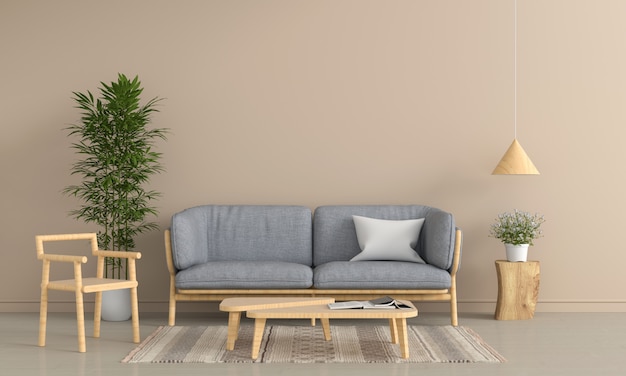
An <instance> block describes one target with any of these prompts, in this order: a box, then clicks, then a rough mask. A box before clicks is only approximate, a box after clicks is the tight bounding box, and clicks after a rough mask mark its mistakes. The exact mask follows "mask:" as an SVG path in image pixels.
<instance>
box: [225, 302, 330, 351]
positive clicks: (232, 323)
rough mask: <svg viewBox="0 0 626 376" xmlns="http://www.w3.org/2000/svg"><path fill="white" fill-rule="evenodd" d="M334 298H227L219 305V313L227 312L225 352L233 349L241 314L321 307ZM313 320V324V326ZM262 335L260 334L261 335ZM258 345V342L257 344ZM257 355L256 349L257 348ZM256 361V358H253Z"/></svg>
mask: <svg viewBox="0 0 626 376" xmlns="http://www.w3.org/2000/svg"><path fill="white" fill-rule="evenodd" d="M334 302H335V299H334V298H309V297H304V298H293V297H284V298H282V297H249V298H247V297H244V298H227V299H224V300H222V302H221V303H220V311H222V312H228V339H227V340H226V350H233V349H234V348H235V341H237V337H238V335H239V323H240V322H241V313H242V312H245V311H250V310H263V309H273V308H288V307H302V306H310V305H323V304H328V303H334ZM314 320H315V319H313V322H312V323H313V324H315V321H314ZM262 334H263V333H261V335H262ZM259 345H260V342H259ZM257 355H258V347H257ZM255 359H256V358H255Z"/></svg>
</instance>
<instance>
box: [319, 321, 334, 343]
mask: <svg viewBox="0 0 626 376" xmlns="http://www.w3.org/2000/svg"><path fill="white" fill-rule="evenodd" d="M320 322H321V323H322V329H324V339H325V340H327V341H330V339H331V336H330V320H329V319H327V318H320Z"/></svg>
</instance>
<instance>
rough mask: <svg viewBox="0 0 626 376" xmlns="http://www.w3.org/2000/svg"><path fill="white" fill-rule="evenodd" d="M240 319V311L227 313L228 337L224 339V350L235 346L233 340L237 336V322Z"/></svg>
mask: <svg viewBox="0 0 626 376" xmlns="http://www.w3.org/2000/svg"><path fill="white" fill-rule="evenodd" d="M240 321H241V312H230V313H229V314H228V339H227V340H226V350H232V349H234V348H235V341H237V337H238V336H239V322H240Z"/></svg>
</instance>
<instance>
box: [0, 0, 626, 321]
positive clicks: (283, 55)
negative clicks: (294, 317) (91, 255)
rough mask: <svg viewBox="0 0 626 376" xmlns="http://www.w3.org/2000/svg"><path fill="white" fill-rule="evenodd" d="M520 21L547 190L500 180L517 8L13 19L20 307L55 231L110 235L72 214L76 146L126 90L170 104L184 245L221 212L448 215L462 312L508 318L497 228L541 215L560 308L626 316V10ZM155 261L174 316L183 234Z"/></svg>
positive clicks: (421, 6)
mask: <svg viewBox="0 0 626 376" xmlns="http://www.w3.org/2000/svg"><path fill="white" fill-rule="evenodd" d="M518 10H519V29H518V30H519V44H518V53H519V58H518V62H519V66H518V138H519V140H520V142H521V143H522V145H523V146H524V147H525V149H526V151H527V152H528V153H529V155H530V156H531V157H532V159H533V161H534V162H535V164H536V165H537V167H538V168H539V170H540V171H541V173H542V174H541V175H540V176H492V175H490V173H491V170H492V169H493V168H494V167H495V165H496V163H497V162H498V160H499V158H500V157H501V156H502V154H503V153H504V151H505V149H506V148H507V147H508V145H509V144H510V143H511V141H512V138H513V119H514V116H513V103H514V100H513V93H514V86H513V1H512V0H511V1H503V0H472V1H465V0H447V1H421V0H410V1H382V0H380V1H364V0H354V1H347V0H318V1H312V0H309V1H291V0H282V1H281V0H275V1H252V0H250V1H147V0H146V1H106V2H95V1H93V2H88V1H54V2H49V1H39V2H33V1H23V0H19V1H18V0H10V1H7V0H4V1H2V2H1V3H0V49H1V50H0V51H1V52H0V56H1V57H0V75H1V76H2V79H1V80H0V125H1V126H2V131H3V132H2V137H1V138H0V144H1V148H0V150H1V153H2V158H0V164H1V168H0V171H2V176H3V178H2V182H3V184H2V188H1V189H2V195H1V199H0V200H1V203H2V206H1V208H2V215H1V216H0V229H1V230H0V232H1V236H0V252H1V254H2V260H3V267H2V272H1V273H0V311H11V310H14V311H15V310H16V311H36V310H37V309H38V306H37V302H38V299H39V275H40V263H39V262H38V261H37V260H36V259H35V251H34V235H35V234H39V233H59V232H77V231H95V230H96V228H94V227H93V226H91V225H86V224H83V223H81V222H79V221H76V220H74V219H71V218H70V217H69V216H68V214H67V213H68V211H69V210H71V209H73V208H75V207H76V206H77V204H78V202H77V201H76V200H75V199H72V198H68V197H64V196H63V195H62V194H61V192H60V191H61V190H62V189H63V187H65V186H67V185H68V184H71V183H74V182H76V180H75V178H74V177H71V176H70V175H69V172H68V171H69V168H70V165H71V163H72V161H74V158H75V156H74V154H73V152H72V151H71V150H70V149H69V145H70V142H71V139H69V138H68V137H67V136H66V132H65V131H64V130H63V128H64V127H65V126H67V125H68V124H69V123H72V122H75V121H76V120H77V118H78V113H77V111H76V110H75V109H73V103H72V101H71V99H70V97H71V92H72V91H85V90H96V89H97V87H98V83H99V81H107V82H110V81H112V80H115V78H116V75H117V73H118V72H122V73H125V74H127V75H130V76H134V75H135V74H138V75H139V76H140V78H141V80H142V81H143V83H144V86H145V97H146V98H148V97H153V96H157V95H158V96H161V97H164V98H167V99H166V101H164V103H163V105H162V107H161V112H160V113H159V114H157V115H156V116H154V122H153V123H154V126H158V127H169V128H171V135H170V138H169V141H168V142H167V143H162V144H160V145H159V149H160V150H161V151H162V152H163V153H164V155H165V156H164V163H165V165H166V167H167V172H165V173H163V174H162V175H159V176H158V177H156V178H155V179H154V180H153V182H152V187H153V188H154V189H157V190H160V191H162V192H163V194H164V196H163V198H162V200H161V201H160V202H159V207H160V215H159V217H158V219H157V221H158V223H159V225H160V226H161V228H162V229H163V228H165V227H167V225H168V222H169V218H170V217H171V215H172V214H173V213H175V212H177V211H179V210H182V209H184V208H187V207H190V206H193V205H198V204H207V203H237V204H302V205H307V206H310V207H311V208H314V207H316V206H318V205H323V204H406V203H419V204H426V205H431V206H436V207H440V208H442V209H445V210H448V211H450V212H452V213H454V214H455V216H456V219H457V223H458V225H459V226H460V227H462V228H463V230H464V234H465V238H464V239H465V240H464V254H463V265H462V270H461V272H460V275H459V301H460V309H461V311H466V312H467V311H484V312H488V311H490V310H493V308H494V306H495V297H496V275H495V268H494V264H493V262H494V260H496V259H499V258H502V257H503V256H504V255H503V253H504V251H503V246H502V245H501V244H500V243H499V242H498V241H497V240H495V239H492V238H489V237H487V233H488V228H489V225H490V223H491V222H492V220H493V218H494V217H495V216H496V215H497V214H498V213H499V212H502V211H506V210H512V209H513V208H519V209H522V210H527V211H533V212H534V211H538V212H541V213H543V214H545V216H546V218H547V222H546V224H545V237H544V238H542V239H539V240H538V241H537V242H536V246H535V247H534V248H532V249H531V257H532V258H533V259H537V260H540V261H541V267H542V276H541V292H540V296H539V299H540V304H539V307H538V310H540V311H588V310H592V311H593V310H596V311H626V292H625V291H626V290H624V288H623V286H624V285H626V273H624V272H623V271H622V269H623V268H622V265H624V264H626V256H625V255H626V253H625V252H624V251H625V249H624V244H623V242H622V241H621V239H620V235H621V234H622V233H623V222H624V221H623V218H624V214H623V213H625V212H626V210H625V209H626V200H624V193H623V187H622V186H623V184H624V182H625V179H624V160H625V158H624V155H623V147H622V145H623V140H624V136H626V110H625V108H626V106H625V104H626V74H625V72H626V69H625V67H626V38H625V36H626V22H624V15H625V14H626V1H622V0H614V1H609V0H600V1H598V0H520V1H519V5H518ZM138 243H139V250H141V251H142V252H143V254H144V258H143V259H142V260H141V262H140V264H139V277H140V279H141V283H142V284H141V289H140V300H141V301H142V307H143V309H144V310H165V309H166V305H165V304H164V302H165V301H166V299H167V286H168V279H167V274H166V268H165V262H164V256H163V252H164V248H163V242H162V231H158V232H152V233H149V234H145V235H144V236H142V237H141V238H140V239H139V241H138ZM54 299H55V301H57V302H63V301H69V300H71V297H70V296H67V295H58V296H56V295H55V298H54ZM64 306H65V305H63V304H58V305H54V306H53V308H54V309H63V307H64ZM185 307H187V308H185ZM430 307H434V306H430ZM70 308H71V307H70ZM442 308H443V309H446V308H445V307H442ZM182 309H195V308H194V307H193V306H191V305H188V306H184V307H183V308H182ZM430 309H432V308H430Z"/></svg>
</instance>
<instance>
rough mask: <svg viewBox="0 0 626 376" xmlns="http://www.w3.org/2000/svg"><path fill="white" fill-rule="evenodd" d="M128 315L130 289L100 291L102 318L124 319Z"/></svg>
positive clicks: (129, 313)
mask: <svg viewBox="0 0 626 376" xmlns="http://www.w3.org/2000/svg"><path fill="white" fill-rule="evenodd" d="M130 316H131V309H130V289H123V290H112V291H103V292H102V320H105V321H126V320H129V319H130Z"/></svg>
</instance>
